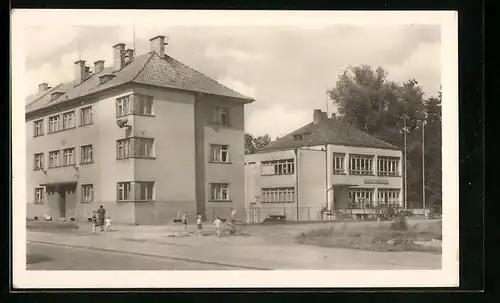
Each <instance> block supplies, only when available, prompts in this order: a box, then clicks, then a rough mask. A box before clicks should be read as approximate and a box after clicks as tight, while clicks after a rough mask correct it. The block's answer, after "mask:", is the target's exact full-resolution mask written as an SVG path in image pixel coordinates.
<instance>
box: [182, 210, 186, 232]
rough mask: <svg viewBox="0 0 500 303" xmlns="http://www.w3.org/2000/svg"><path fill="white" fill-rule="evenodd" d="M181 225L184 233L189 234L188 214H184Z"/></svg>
mask: <svg viewBox="0 0 500 303" xmlns="http://www.w3.org/2000/svg"><path fill="white" fill-rule="evenodd" d="M181 224H182V227H183V230H184V233H187V228H188V219H187V213H184V214H182V219H181Z"/></svg>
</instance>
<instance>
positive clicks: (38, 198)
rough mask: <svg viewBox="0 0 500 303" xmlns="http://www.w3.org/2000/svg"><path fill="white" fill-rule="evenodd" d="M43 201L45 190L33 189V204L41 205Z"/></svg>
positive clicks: (40, 188) (41, 188)
mask: <svg viewBox="0 0 500 303" xmlns="http://www.w3.org/2000/svg"><path fill="white" fill-rule="evenodd" d="M44 200H45V189H44V188H43V187H36V188H35V204H43V203H44Z"/></svg>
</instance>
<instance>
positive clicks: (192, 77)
mask: <svg viewBox="0 0 500 303" xmlns="http://www.w3.org/2000/svg"><path fill="white" fill-rule="evenodd" d="M104 74H113V75H114V76H115V77H113V78H112V79H111V80H109V81H108V82H106V83H104V84H101V85H99V77H100V76H102V75H104ZM127 83H138V84H147V85H155V86H161V87H167V88H174V89H181V90H186V91H191V92H201V93H206V94H211V95H218V96H225V97H230V98H236V99H241V100H243V101H246V102H252V101H253V99H252V98H250V97H247V96H244V95H242V94H240V93H238V92H235V91H234V90H232V89H230V88H228V87H226V86H224V85H222V84H220V83H218V82H217V81H215V80H213V79H211V78H209V77H208V76H205V75H203V74H202V73H200V72H198V71H196V70H194V69H192V68H190V67H188V66H186V65H184V64H182V63H180V62H179V61H177V60H175V59H174V58H172V57H170V56H168V55H165V57H164V58H161V57H160V56H159V55H158V54H157V53H155V52H150V53H146V54H143V55H140V56H137V57H136V58H134V60H132V61H131V62H130V63H128V64H127V65H126V66H125V67H123V68H122V69H121V70H119V71H117V72H113V70H112V68H110V67H108V68H105V69H104V70H103V71H101V72H99V73H95V74H91V76H89V78H88V79H86V80H85V81H84V82H82V83H81V84H79V85H76V86H75V81H71V82H67V83H61V84H59V85H57V86H55V87H53V88H51V89H49V90H47V91H45V92H43V93H38V94H36V95H31V96H28V97H27V98H26V102H27V105H26V112H27V113H29V112H33V111H36V110H38V109H42V108H46V107H50V106H52V105H55V104H59V103H63V102H66V101H69V100H72V99H75V98H77V97H83V96H86V95H89V94H92V93H96V92H99V91H103V90H106V89H110V88H114V87H117V86H120V85H123V84H127ZM53 92H61V93H64V94H62V95H61V96H60V97H58V98H56V99H55V100H52V98H51V94H52V93H53Z"/></svg>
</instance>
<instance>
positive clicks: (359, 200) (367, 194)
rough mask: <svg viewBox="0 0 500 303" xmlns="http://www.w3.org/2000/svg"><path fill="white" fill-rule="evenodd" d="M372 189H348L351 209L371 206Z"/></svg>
mask: <svg viewBox="0 0 500 303" xmlns="http://www.w3.org/2000/svg"><path fill="white" fill-rule="evenodd" d="M372 196H373V188H350V189H349V199H350V200H351V207H354V208H360V207H361V208H363V207H370V206H371V205H372V202H373V200H372Z"/></svg>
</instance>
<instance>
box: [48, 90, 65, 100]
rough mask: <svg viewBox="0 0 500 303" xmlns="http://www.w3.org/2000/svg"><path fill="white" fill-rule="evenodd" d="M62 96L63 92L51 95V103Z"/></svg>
mask: <svg viewBox="0 0 500 303" xmlns="http://www.w3.org/2000/svg"><path fill="white" fill-rule="evenodd" d="M62 95H64V93H63V92H53V93H52V94H50V101H53V100H55V99H57V98H59V97H61V96H62Z"/></svg>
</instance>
